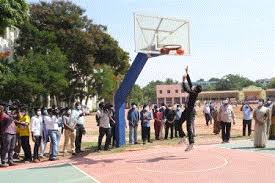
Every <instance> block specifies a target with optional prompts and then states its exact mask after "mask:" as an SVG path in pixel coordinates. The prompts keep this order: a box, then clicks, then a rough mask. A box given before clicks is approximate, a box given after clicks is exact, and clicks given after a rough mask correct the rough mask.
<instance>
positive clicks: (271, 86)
mask: <svg viewBox="0 0 275 183" xmlns="http://www.w3.org/2000/svg"><path fill="white" fill-rule="evenodd" d="M268 87H269V88H275V77H273V78H271V82H270V84H269V86H268Z"/></svg>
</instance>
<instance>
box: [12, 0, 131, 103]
mask: <svg viewBox="0 0 275 183" xmlns="http://www.w3.org/2000/svg"><path fill="white" fill-rule="evenodd" d="M84 13H85V10H83V9H82V8H80V7H79V6H77V5H75V4H73V3H72V2H68V1H65V2H64V1H55V2H51V3H47V2H39V3H36V4H32V5H31V6H30V24H25V25H23V26H22V27H21V29H22V31H21V33H20V38H19V41H18V47H17V50H16V53H17V55H18V56H23V55H25V54H26V53H28V52H29V51H30V50H33V51H35V52H39V53H44V54H45V53H47V52H48V51H49V50H52V49H53V48H54V47H55V46H57V47H59V48H60V50H61V51H62V52H63V53H64V54H65V56H66V58H67V59H68V66H69V72H67V74H66V78H67V79H68V80H69V81H70V82H69V86H68V88H67V89H66V90H65V91H63V92H62V97H63V98H64V99H66V101H68V102H69V103H71V102H74V100H75V99H76V98H79V99H80V100H83V99H84V98H85V97H86V99H87V98H89V97H90V96H92V95H95V94H96V93H98V91H101V90H98V89H97V88H100V87H102V80H101V79H98V78H97V77H98V73H100V72H98V71H99V70H100V68H101V67H102V66H103V67H104V70H106V69H107V68H106V67H105V66H109V68H108V69H109V70H110V71H112V72H111V73H110V74H109V75H107V74H106V73H105V72H104V73H103V74H106V75H107V76H108V77H109V78H111V77H112V75H115V77H122V76H123V75H124V74H125V73H126V71H127V70H128V67H129V62H128V61H129V56H128V53H126V52H124V51H123V50H122V49H121V48H120V47H119V45H118V43H117V41H116V40H114V39H113V38H112V37H111V36H110V35H108V34H107V33H106V29H107V28H106V27H105V26H102V25H97V24H94V23H93V21H92V20H91V19H89V18H88V17H87V16H85V15H84ZM108 69H107V70H108ZM112 85H113V84H112ZM111 88H112V87H111ZM109 89H110V87H109ZM107 93H108V95H105V94H107ZM107 93H105V94H102V93H98V94H99V95H100V96H104V97H107V98H108V100H109V99H110V98H111V97H112V96H111V94H110V92H107Z"/></svg>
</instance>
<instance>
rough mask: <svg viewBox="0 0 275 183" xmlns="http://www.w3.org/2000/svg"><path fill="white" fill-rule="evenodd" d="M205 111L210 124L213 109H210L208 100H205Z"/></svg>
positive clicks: (206, 119) (207, 123) (206, 121)
mask: <svg viewBox="0 0 275 183" xmlns="http://www.w3.org/2000/svg"><path fill="white" fill-rule="evenodd" d="M203 113H204V117H205V123H206V125H207V126H208V125H209V122H210V124H211V111H210V106H209V103H208V102H204V108H203Z"/></svg>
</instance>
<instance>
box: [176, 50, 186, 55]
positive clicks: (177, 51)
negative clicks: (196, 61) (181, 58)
mask: <svg viewBox="0 0 275 183" xmlns="http://www.w3.org/2000/svg"><path fill="white" fill-rule="evenodd" d="M176 53H177V55H183V54H184V50H182V49H177V50H176Z"/></svg>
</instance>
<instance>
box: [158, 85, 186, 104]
mask: <svg viewBox="0 0 275 183" xmlns="http://www.w3.org/2000/svg"><path fill="white" fill-rule="evenodd" d="M156 94H157V104H158V105H161V104H162V103H165V104H167V105H169V104H184V103H185V102H186V99H187V97H188V94H187V93H186V92H184V91H183V90H182V87H181V85H180V84H171V85H157V86H156Z"/></svg>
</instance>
